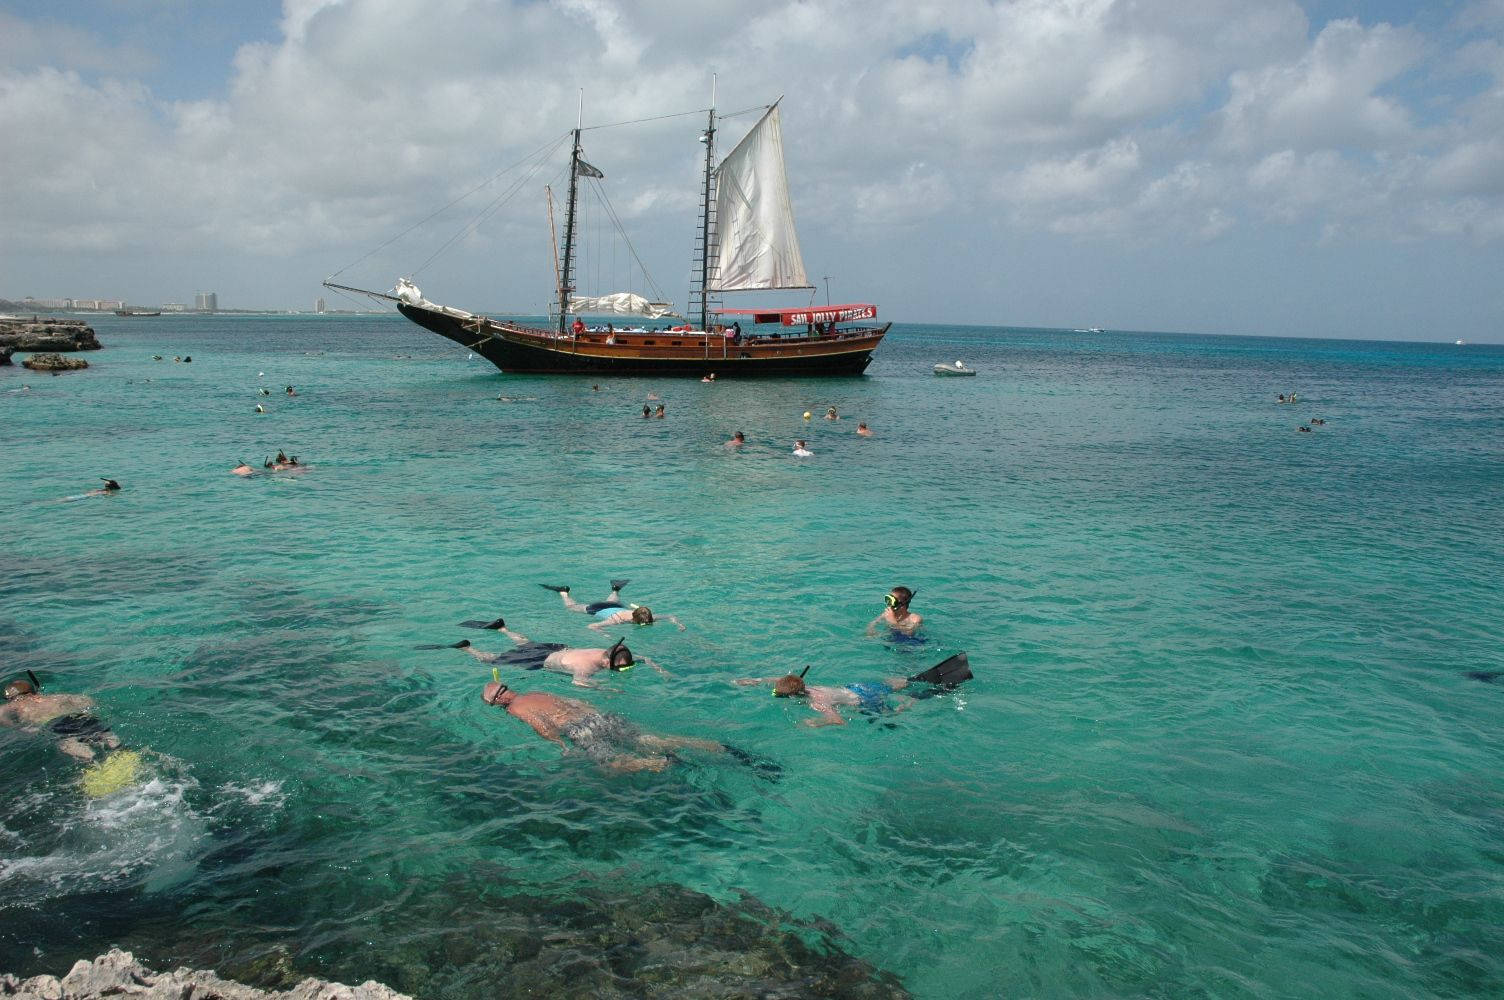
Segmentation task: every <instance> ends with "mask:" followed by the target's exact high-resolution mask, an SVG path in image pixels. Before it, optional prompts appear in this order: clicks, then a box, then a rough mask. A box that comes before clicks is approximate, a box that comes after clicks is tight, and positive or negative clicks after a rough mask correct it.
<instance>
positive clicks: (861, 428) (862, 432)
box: [856, 424, 872, 438]
mask: <svg viewBox="0 0 1504 1000" xmlns="http://www.w3.org/2000/svg"><path fill="white" fill-rule="evenodd" d="M856 432H857V434H858V435H859V436H861V437H864V438H870V437H871V436H872V431H871V430H869V429H868V428H867V425H866V424H857V425H856Z"/></svg>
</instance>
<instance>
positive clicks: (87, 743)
mask: <svg viewBox="0 0 1504 1000" xmlns="http://www.w3.org/2000/svg"><path fill="white" fill-rule="evenodd" d="M93 711H94V699H93V698H90V697H89V696H88V695H82V694H43V693H42V683H41V681H39V680H37V675H36V674H34V673H32V672H31V671H30V670H28V671H26V677H25V678H24V679H20V678H18V679H16V680H13V681H11V682H10V683H9V684H7V685H6V686H5V704H4V705H0V725H3V726H12V727H15V728H21V729H34V730H40V729H41V728H42V727H43V726H47V728H48V729H50V730H51V731H52V733H53V734H54V735H56V736H58V737H59V740H58V744H57V748H58V749H59V750H61V751H62V752H63V753H65V754H67V755H68V756H69V757H72V758H73V759H75V760H80V761H83V762H84V763H85V764H90V763H93V761H94V756H95V752H96V751H97V750H103V751H105V752H109V751H111V750H116V749H119V747H120V739H119V737H117V736H116V735H115V734H114V733H112V732H110V727H109V726H106V725H105V724H104V723H102V722H100V721H99V720H98V719H96V718H95V717H94V715H93ZM48 723H51V725H50V726H49V725H48Z"/></svg>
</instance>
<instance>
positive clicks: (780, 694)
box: [773, 663, 809, 698]
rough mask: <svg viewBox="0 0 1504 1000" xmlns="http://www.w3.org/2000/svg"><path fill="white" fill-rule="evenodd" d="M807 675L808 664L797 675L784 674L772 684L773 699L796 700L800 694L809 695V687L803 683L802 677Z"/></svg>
mask: <svg viewBox="0 0 1504 1000" xmlns="http://www.w3.org/2000/svg"><path fill="white" fill-rule="evenodd" d="M807 673H809V664H807V663H806V664H805V665H804V669H803V670H801V671H799V672H798V673H797V674H785V675H784V676H782V677H780V678H778V680H776V681H774V682H773V697H774V698H797V697H799V696H800V695H802V694H808V693H809V687H808V686H806V685H805V683H804V675H805V674H807Z"/></svg>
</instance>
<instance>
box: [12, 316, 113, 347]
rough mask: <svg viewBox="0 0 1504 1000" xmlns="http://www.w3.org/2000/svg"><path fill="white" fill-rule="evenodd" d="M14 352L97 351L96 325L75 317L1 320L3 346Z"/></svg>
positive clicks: (98, 345)
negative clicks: (90, 324) (93, 325)
mask: <svg viewBox="0 0 1504 1000" xmlns="http://www.w3.org/2000/svg"><path fill="white" fill-rule="evenodd" d="M4 347H9V348H11V349H12V350H15V351H97V350H99V348H100V344H99V340H98V338H97V337H95V336H94V328H93V327H92V326H89V324H87V323H84V322H82V321H80V320H76V319H0V348H4Z"/></svg>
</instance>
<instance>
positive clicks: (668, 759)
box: [481, 681, 776, 774]
mask: <svg viewBox="0 0 1504 1000" xmlns="http://www.w3.org/2000/svg"><path fill="white" fill-rule="evenodd" d="M481 699H482V700H483V701H484V702H485V703H486V704H487V705H491V706H494V707H496V708H502V709H505V710H506V712H507V714H508V715H510V716H512V717H513V718H515V719H520V720H522V721H523V722H525V723H527V724H528V725H529V726H531V727H532V729H533V732H535V733H537V734H538V735H539V736H541V737H543V738H544V739H545V740H548V741H549V742H550V743H556V744H558V745H559V747H561V748H562V749H564V750H565V751H566V752H567V751H569V750H571V749H572V750H574V751H576V752H578V753H581V754H583V755H584V756H586V757H588V758H589V759H590V760H592V761H594V762H595V763H596V764H598V765H600V766H601V767H603V768H605V769H606V770H608V771H616V772H619V773H623V774H629V773H633V772H636V771H662V770H664V769H665V768H667V767H668V766H669V765H670V764H673V763H674V762H675V761H676V759H677V758H675V757H674V756H673V755H672V751H674V750H680V749H694V750H704V751H705V752H707V753H731V754H734V755H737V756H738V757H739V759H746V758H747V756H748V755H746V754H736V751H735V749H734V748H732V747H727V746H725V745H723V744H720V743H716V742H714V741H712V740H696V739H690V738H688V737H684V736H657V735H654V734H653V733H647V732H643V731H642V730H641V729H638V728H637V727H636V726H635V725H633V724H632V723H631V722H629V721H627V719H625V718H623V717H622V716H620V715H615V714H603V713H601V712H599V711H597V710H596V708H595V706H594V705H591V704H590V703H589V702H584V701H579V700H577V699H574V698H561V697H559V696H558V695H553V694H547V693H545V692H542V691H533V692H526V693H524V692H520V691H513V690H512V689H511V688H509V687H507V685H505V684H503V683H501V682H500V681H492V682H491V683H489V684H487V685H486V686H485V687H484V688H483V689H482V690H481ZM566 741H567V742H566ZM772 766H774V767H776V765H772Z"/></svg>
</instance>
